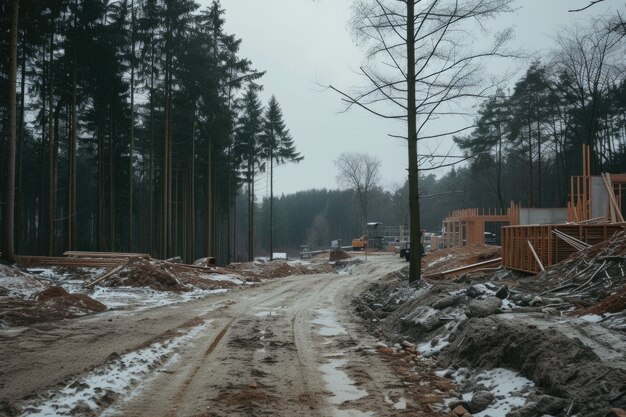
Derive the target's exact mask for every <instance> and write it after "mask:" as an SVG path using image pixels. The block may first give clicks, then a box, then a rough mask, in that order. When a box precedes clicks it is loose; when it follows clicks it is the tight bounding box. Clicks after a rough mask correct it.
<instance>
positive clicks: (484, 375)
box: [437, 368, 535, 417]
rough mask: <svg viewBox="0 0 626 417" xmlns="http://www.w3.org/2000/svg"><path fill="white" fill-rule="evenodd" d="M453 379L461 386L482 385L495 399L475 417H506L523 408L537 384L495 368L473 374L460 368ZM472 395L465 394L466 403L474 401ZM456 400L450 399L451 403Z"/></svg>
mask: <svg viewBox="0 0 626 417" xmlns="http://www.w3.org/2000/svg"><path fill="white" fill-rule="evenodd" d="M447 373H448V371H439V372H437V375H438V376H440V377H443V376H444V375H446V374H447ZM452 378H453V379H454V381H455V382H456V383H457V384H459V385H464V384H467V383H468V382H470V383H471V384H472V385H474V386H478V385H482V386H484V388H485V389H486V390H487V391H489V392H491V393H492V394H493V396H494V397H495V402H494V403H493V404H491V405H490V406H489V407H488V408H487V409H486V410H484V411H482V412H480V413H476V414H472V415H473V416H474V417H506V414H507V413H508V412H509V411H511V410H513V409H514V408H519V407H522V406H523V405H524V404H525V403H526V397H527V396H528V395H529V394H530V393H531V392H532V390H533V389H534V388H535V384H534V383H533V382H532V381H531V380H529V379H527V378H524V377H523V376H521V375H520V374H519V373H517V372H515V371H511V370H509V369H504V368H495V369H491V370H489V371H482V372H473V371H471V370H469V369H467V368H460V369H458V370H456V371H455V372H454V373H453V374H452ZM472 395H473V394H472V393H467V394H463V398H462V399H463V400H464V401H468V402H469V401H471V400H472ZM453 400H454V399H449V400H448V401H446V403H450V402H451V401H453Z"/></svg>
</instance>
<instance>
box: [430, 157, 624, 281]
mask: <svg viewBox="0 0 626 417" xmlns="http://www.w3.org/2000/svg"><path fill="white" fill-rule="evenodd" d="M590 159H591V158H590V150H589V147H588V146H586V145H585V146H584V147H583V175H582V176H575V177H571V180H570V194H569V199H568V200H569V201H568V204H567V207H565V208H523V207H521V206H520V205H519V204H515V203H511V206H510V207H509V208H507V209H506V210H498V209H491V210H489V209H487V210H483V209H475V208H472V209H463V210H456V211H454V212H452V213H450V215H449V216H448V217H446V218H445V219H444V220H443V224H442V225H443V228H442V230H443V241H444V246H445V247H447V248H454V247H460V246H463V245H467V244H482V243H485V225H486V224H487V223H490V222H491V223H497V224H500V225H501V231H502V232H501V233H502V234H501V242H502V265H503V266H505V267H507V268H510V269H514V270H518V271H523V272H529V273H537V272H540V271H542V270H544V269H545V267H547V266H550V265H553V264H555V263H558V262H560V261H562V260H564V259H566V258H567V257H569V256H570V255H571V254H572V253H575V252H577V251H580V250H582V249H584V248H587V247H589V246H592V245H595V244H597V243H600V242H603V241H605V240H607V239H609V238H610V237H611V236H612V235H613V234H614V233H616V232H618V231H621V230H624V229H625V228H626V223H625V222H624V212H623V204H622V202H623V198H624V197H625V196H624V194H625V188H626V174H608V173H602V174H600V175H597V176H592V175H591V169H590Z"/></svg>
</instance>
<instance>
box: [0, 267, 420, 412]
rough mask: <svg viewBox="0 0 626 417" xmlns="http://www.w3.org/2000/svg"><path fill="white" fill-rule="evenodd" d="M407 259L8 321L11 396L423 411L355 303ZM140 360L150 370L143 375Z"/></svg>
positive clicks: (95, 404)
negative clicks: (181, 298)
mask: <svg viewBox="0 0 626 417" xmlns="http://www.w3.org/2000/svg"><path fill="white" fill-rule="evenodd" d="M402 266H404V263H403V262H402V261H401V260H400V259H398V258H397V257H395V256H391V255H383V256H377V257H370V258H369V259H368V261H367V262H366V263H363V264H361V265H358V266H355V267H354V268H353V270H352V271H351V274H349V275H337V274H321V275H309V276H297V277H288V278H285V279H279V280H274V281H271V282H266V283H264V284H261V285H257V286H253V287H249V288H244V289H239V290H233V291H231V292H228V293H225V294H221V295H216V296H211V297H208V298H205V299H201V300H197V301H192V302H188V303H183V304H179V305H172V306H165V307H161V308H155V309H150V310H145V311H139V312H133V311H128V312H119V311H117V312H116V311H111V312H107V313H103V314H100V315H96V316H92V317H88V318H84V319H75V320H66V321H63V322H60V323H55V324H50V325H46V326H43V325H39V326H36V327H33V328H30V329H27V330H22V331H20V332H15V331H14V332H12V333H11V332H8V331H3V332H2V333H0V342H1V344H2V351H3V353H2V355H0V400H4V401H8V402H11V403H15V402H16V400H18V399H23V398H25V397H28V398H27V399H26V400H25V401H21V402H17V406H18V407H19V408H21V410H20V413H23V414H24V415H47V414H49V415H70V414H79V415H80V414H83V415H124V416H252V415H271V416H364V415H375V416H392V415H399V414H405V413H406V415H416V414H415V410H414V409H413V407H412V402H413V399H412V397H411V394H410V393H409V392H407V391H408V390H407V386H408V385H407V384H405V383H403V381H402V380H401V378H399V377H398V376H397V375H395V374H394V373H393V371H392V370H391V369H390V368H389V366H388V364H387V363H386V362H385V361H384V360H383V358H381V356H380V355H379V354H378V353H377V352H376V350H375V346H376V339H374V338H373V337H372V336H370V335H367V334H365V333H364V332H363V331H362V330H361V328H360V326H359V324H358V321H357V319H355V318H354V317H353V316H352V313H351V312H350V308H349V303H350V300H351V299H352V298H353V296H354V295H355V294H356V293H357V292H358V291H359V289H362V288H364V287H365V286H366V285H367V284H368V283H370V282H372V281H373V280H376V279H378V278H380V277H382V276H384V275H385V274H386V273H388V272H391V271H393V270H396V269H399V268H401V267H402ZM172 340H178V341H176V342H172ZM129 355H135V360H134V361H132V360H130V359H127V358H128V357H129ZM141 355H144V356H143V359H142V356H141ZM159 355H161V356H159ZM137 358H139V359H137ZM154 358H157V359H158V360H155V359H154ZM138 363H140V364H141V363H143V364H144V365H145V366H144V368H145V369H144V368H142V369H141V372H135V373H132V372H131V370H132V369H135V368H136V364H138ZM133 367H135V368H133ZM116 368H117V369H116ZM120 369H122V370H123V369H126V370H127V371H128V372H131V377H128V376H120V375H123V372H122V373H121V374H120ZM113 371H115V372H113ZM90 375H91V377H89V376H90ZM94 375H95V376H98V375H100V380H102V381H104V382H102V384H103V385H102V386H97V387H95V388H94V386H93V385H94V382H93V381H97V380H98V379H97V378H95V377H94ZM113 375H117V376H116V377H114V376H113ZM90 378H91V379H90ZM94 378H95V379H94ZM115 378H117V379H115ZM89 381H92V382H89ZM109 382H110V383H111V384H112V385H110V386H115V387H117V388H115V389H106V388H103V387H105V386H107V385H106V384H107V383H109ZM90 384H91V385H92V386H90ZM98 384H99V383H96V384H95V385H98ZM124 384H126V385H124ZM52 386H56V387H55V388H54V389H52V391H51V389H50V387H52ZM124 387H127V388H124ZM55 390H56V391H55ZM51 392H52V394H53V395H50V393H51ZM64 396H65V397H64ZM80 396H82V397H84V398H83V399H79V400H76V398H75V397H80ZM63 398H65V399H63ZM7 409H9V408H7ZM13 411H17V410H16V409H14V410H13ZM0 413H1V411H0Z"/></svg>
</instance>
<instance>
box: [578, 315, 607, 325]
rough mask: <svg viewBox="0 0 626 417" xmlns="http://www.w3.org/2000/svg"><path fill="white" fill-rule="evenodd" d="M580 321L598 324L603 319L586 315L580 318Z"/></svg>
mask: <svg viewBox="0 0 626 417" xmlns="http://www.w3.org/2000/svg"><path fill="white" fill-rule="evenodd" d="M580 319H581V320H584V321H586V322H589V323H599V322H600V321H602V320H603V319H604V317H602V316H599V315H597V314H587V315H585V316H580Z"/></svg>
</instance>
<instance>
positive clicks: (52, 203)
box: [48, 31, 56, 256]
mask: <svg viewBox="0 0 626 417" xmlns="http://www.w3.org/2000/svg"><path fill="white" fill-rule="evenodd" d="M48 54H49V68H48V144H49V147H48V192H49V194H48V226H49V230H48V254H49V255H50V256H54V236H55V235H56V223H55V222H56V189H55V182H56V178H55V176H56V175H55V166H54V165H55V164H54V159H55V158H54V155H55V149H56V143H55V137H54V111H53V106H52V98H53V91H52V90H53V82H54V80H53V59H54V31H52V32H51V33H50V43H49V49H48Z"/></svg>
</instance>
